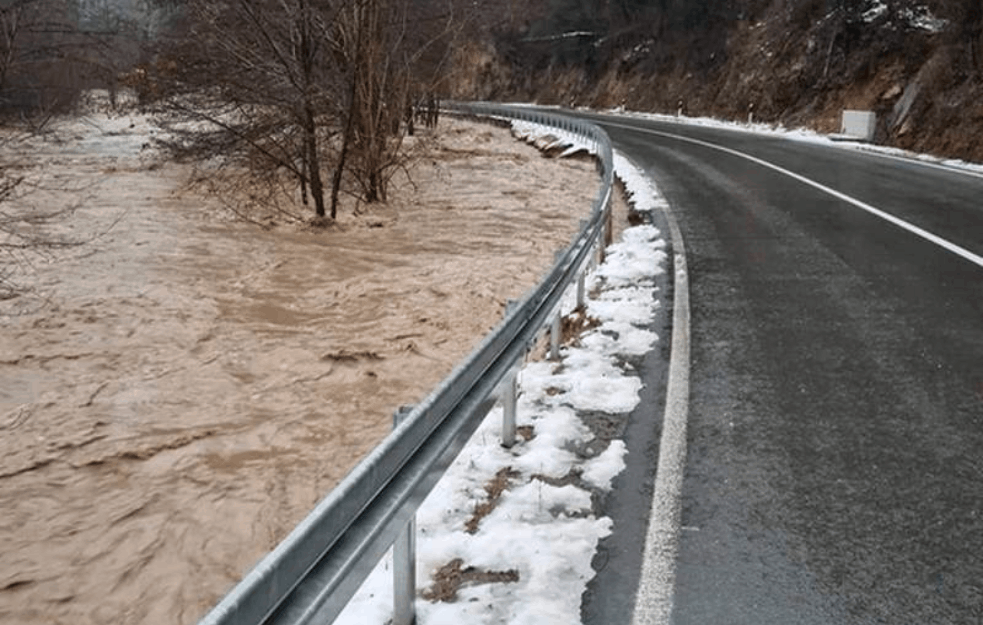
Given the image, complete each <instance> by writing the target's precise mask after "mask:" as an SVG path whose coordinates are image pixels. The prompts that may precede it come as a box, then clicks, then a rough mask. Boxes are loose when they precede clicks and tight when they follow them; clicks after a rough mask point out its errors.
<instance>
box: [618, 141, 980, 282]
mask: <svg viewBox="0 0 983 625" xmlns="http://www.w3.org/2000/svg"><path fill="white" fill-rule="evenodd" d="M612 125H614V126H620V127H622V128H627V129H630V130H637V131H642V132H645V133H648V134H652V135H659V136H663V137H669V138H670V139H678V140H680V141H686V142H688V143H694V144H696V145H702V146H704V147H708V148H712V149H714V150H719V151H721V152H725V153H727V154H731V155H733V156H737V157H740V158H743V159H746V160H749V161H751V162H752V163H757V164H758V165H761V166H762V167H767V168H769V169H772V170H774V171H777V172H779V173H781V174H785V175H786V176H788V177H789V178H793V179H795V180H798V181H799V182H801V183H803V184H806V185H809V186H810V187H813V188H815V189H818V190H820V191H822V192H824V193H827V194H829V195H831V196H833V197H835V198H837V199H839V200H842V201H844V202H846V203H848V204H852V205H853V206H856V207H857V208H860V209H862V210H865V211H867V212H868V213H871V214H872V215H876V216H877V217H880V218H881V219H883V220H885V221H887V222H890V223H892V224H894V225H895V226H898V227H899V228H903V229H905V230H907V231H908V232H911V233H912V234H914V235H917V236H919V237H922V238H923V239H925V240H927V241H930V242H932V243H935V244H936V245H938V246H939V247H941V248H943V249H945V250H948V251H950V252H952V253H953V254H956V255H958V256H961V257H963V258H964V259H966V260H968V261H969V262H971V263H974V264H975V265H977V266H978V267H983V256H980V255H978V254H974V253H973V252H971V251H969V250H967V249H966V248H964V247H961V246H959V245H956V244H955V243H953V242H951V241H947V240H946V239H943V238H942V237H940V236H938V235H936V234H932V233H931V232H929V231H928V230H924V229H922V228H919V227H918V226H916V225H914V224H912V223H909V222H907V221H905V220H903V219H899V218H898V217H895V216H894V215H892V214H890V213H887V212H885V211H883V210H881V209H879V208H876V207H874V206H871V205H870V204H867V203H866V202H862V201H860V200H858V199H856V198H854V197H851V196H849V195H847V194H845V193H841V192H840V191H837V190H836V189H833V188H831V187H827V186H826V185H824V184H821V183H819V182H816V181H815V180H812V179H810V178H806V177H805V176H803V175H801V174H797V173H795V172H793V171H789V170H787V169H785V168H784V167H779V166H778V165H775V164H774V163H770V162H768V161H766V160H763V159H760V158H757V157H755V156H751V155H750V154H745V153H744V152H739V151H737V150H732V149H731V148H725V147H723V146H720V145H716V144H714V143H709V142H707V141H701V140H699V139H691V138H689V137H684V136H682V135H676V134H672V133H670V132H661V131H658V130H650V129H648V128H639V127H637V126H627V125H621V124H612Z"/></svg>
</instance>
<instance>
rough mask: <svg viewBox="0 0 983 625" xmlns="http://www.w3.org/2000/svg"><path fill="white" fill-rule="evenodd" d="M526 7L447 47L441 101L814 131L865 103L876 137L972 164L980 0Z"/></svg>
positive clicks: (653, 0)
mask: <svg viewBox="0 0 983 625" xmlns="http://www.w3.org/2000/svg"><path fill="white" fill-rule="evenodd" d="M502 4H503V5H504V4H506V3H505V2H503V3H502ZM533 6H534V7H535V10H534V12H533V13H532V14H531V15H533V16H534V17H530V18H528V19H526V20H524V21H523V22H521V23H517V22H516V20H515V19H514V18H513V19H512V20H511V21H508V22H504V21H500V22H499V23H498V26H497V28H494V29H489V30H487V31H486V36H484V37H476V38H473V39H470V40H469V43H468V44H467V45H465V46H463V47H461V48H459V50H458V54H457V58H456V59H455V68H456V70H457V77H458V79H457V80H456V81H455V84H456V89H457V92H456V93H455V94H454V95H455V96H457V97H468V98H488V99H517V100H534V101H539V102H543V103H561V104H566V105H584V106H592V107H616V106H624V107H625V108H628V109H632V110H642V111H653V112H664V113H675V112H676V111H677V110H678V109H679V107H680V106H681V107H682V108H683V109H684V110H685V112H686V113H687V114H689V115H715V116H720V117H723V118H728V119H735V120H745V119H747V117H748V114H749V113H750V112H753V114H754V118H755V119H756V120H762V121H768V122H776V123H782V124H785V125H790V126H807V127H812V128H814V129H816V130H819V131H824V132H836V131H837V130H838V129H839V123H840V121H839V120H840V115H841V111H842V110H843V109H847V108H853V109H867V110H873V111H876V112H877V113H878V119H879V125H878V132H877V137H876V141H877V142H879V143H883V144H887V145H896V146H899V147H904V148H908V149H913V150H918V151H924V152H932V153H936V154H939V155H944V156H949V157H958V158H964V159H969V160H977V161H983V141H980V138H981V137H983V37H981V33H983V7H981V3H980V0H934V1H933V0H926V1H925V2H918V1H915V0H758V1H755V0H607V1H606V2H597V3H591V2H585V1H584V0H553V1H552V2H550V3H549V5H548V6H542V4H541V3H533ZM486 8H487V7H486ZM504 14H505V9H502V10H501V11H499V15H504ZM513 15H514V14H513Z"/></svg>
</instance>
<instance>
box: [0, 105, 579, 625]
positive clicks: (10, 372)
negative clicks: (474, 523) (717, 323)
mask: <svg viewBox="0 0 983 625" xmlns="http://www.w3.org/2000/svg"><path fill="white" fill-rule="evenodd" d="M55 131H56V132H55V133H54V134H52V135H49V136H48V137H47V138H44V139H42V138H37V139H35V140H31V141H27V142H22V143H19V144H17V145H18V147H17V149H19V150H21V153H20V154H18V155H14V156H16V157H17V158H16V159H15V160H17V161H19V162H20V163H21V167H22V169H23V171H24V173H25V175H35V174H36V175H38V176H43V177H44V178H45V179H46V181H47V183H46V184H45V185H43V186H44V188H46V189H48V190H47V191H44V193H45V195H43V196H42V195H33V196H31V195H29V196H27V197H26V198H25V199H26V201H28V203H27V204H24V205H22V206H20V207H14V206H9V207H5V208H6V209H7V210H31V205H30V201H41V202H52V203H57V202H71V201H73V200H74V197H72V198H65V197H64V196H63V195H59V194H60V193H61V194H63V193H69V194H71V193H75V196H76V197H78V198H81V200H82V201H80V202H79V207H78V208H77V209H76V210H75V211H74V212H73V213H71V214H70V215H66V216H65V218H64V219H63V220H62V221H60V222H59V223H58V224H56V225H53V226H52V227H53V228H56V229H57V230H59V232H61V233H68V234H71V233H73V232H92V233H96V234H97V236H96V238H95V239H94V240H92V241H91V242H89V243H88V244H86V245H83V246H81V247H78V248H71V249H67V250H62V251H60V252H57V253H52V254H50V255H44V256H39V257H37V258H36V259H35V261H34V262H33V266H32V267H30V271H27V272H24V273H22V274H21V275H20V277H19V279H20V280H21V283H22V284H23V285H25V286H30V287H32V288H33V289H34V290H33V292H30V293H25V294H24V295H23V297H20V298H16V299H13V300H7V301H5V302H0V305H3V306H4V308H3V309H0V510H2V511H3V513H2V514H0V544H2V545H3V548H2V549H0V622H3V623H18V624H20V625H30V624H35V623H36V624H38V625H40V624H45V625H48V624H50V623H72V624H73V625H85V624H93V625H94V624H100V625H101V624H104V623H132V624H137V623H139V624H141V625H171V624H173V625H186V624H187V623H193V622H195V621H196V620H197V619H198V618H199V617H200V616H202V615H203V613H204V612H205V611H206V610H207V609H208V608H210V607H211V606H212V605H213V604H214V603H215V602H216V601H217V600H218V598H219V597H220V596H221V595H222V594H223V593H224V592H226V591H227V590H228V589H229V588H230V587H231V585H232V584H233V583H235V582H236V581H238V579H239V578H240V577H241V576H242V575H243V573H244V572H246V571H247V570H248V569H249V567H250V566H251V565H252V564H254V563H255V562H256V561H257V560H258V559H259V558H260V557H261V556H262V555H263V554H264V553H266V552H267V551H268V550H270V549H271V548H272V547H273V546H274V545H276V543H277V542H278V541H280V540H281V539H282V538H283V537H284V536H285V535H286V533H287V532H288V531H289V530H290V529H291V528H292V527H293V526H294V525H295V524H296V523H297V522H298V521H299V520H300V519H302V518H303V517H304V516H305V515H306V514H307V513H308V511H309V510H310V509H311V508H312V507H313V506H314V505H315V503H316V502H317V501H318V500H320V499H321V498H322V497H323V496H324V495H325V494H326V493H327V492H328V491H329V490H330V489H331V488H332V487H333V486H334V485H335V484H336V483H337V482H338V481H339V479H341V477H342V476H343V475H344V474H345V473H346V472H347V471H348V470H349V469H350V468H351V467H352V466H353V465H354V464H355V463H356V462H357V460H358V459H359V458H360V457H362V456H363V455H364V454H365V453H366V452H367V451H368V450H369V449H371V448H372V447H373V446H374V445H375V444H376V443H378V441H379V440H381V439H382V437H384V436H385V435H386V434H387V432H388V431H389V430H390V428H391V421H392V413H393V411H394V410H395V409H396V408H397V407H398V406H400V405H401V404H410V403H414V402H416V401H419V399H421V398H422V397H423V396H424V395H425V394H426V393H427V392H429V391H430V390H431V389H432V388H433V387H434V386H435V385H436V384H437V382H439V380H441V379H442V378H443V377H444V376H446V375H447V373H449V372H450V370H451V369H452V368H453V366H454V365H455V364H456V363H457V362H458V361H459V360H460V359H461V358H462V357H463V356H464V355H466V354H467V353H468V352H469V351H470V350H471V349H473V347H474V346H475V345H476V344H477V341H478V340H480V338H481V337H482V336H483V335H484V334H485V333H486V332H487V331H488V330H489V329H490V328H491V327H493V326H494V325H495V324H497V323H498V321H499V320H500V319H501V316H502V314H503V311H504V307H505V303H506V301H507V300H509V299H516V298H518V297H520V296H521V295H522V294H523V293H524V292H526V291H527V290H528V289H529V288H530V287H531V286H532V285H533V284H535V283H536V282H537V281H538V280H539V278H540V276H541V274H542V273H543V272H544V271H545V270H546V268H547V267H548V266H549V265H550V263H551V262H552V260H553V256H554V253H555V251H556V250H557V249H559V248H561V247H562V246H564V245H565V244H566V243H568V242H569V241H570V239H571V238H572V236H573V233H574V232H575V231H576V229H577V227H578V223H579V220H580V219H581V218H583V217H585V216H586V214H587V212H588V211H589V208H590V205H591V201H592V199H593V197H594V195H595V193H596V190H597V184H598V178H597V175H596V171H595V168H594V166H593V164H592V163H591V162H589V161H588V160H578V159H564V160H553V159H547V158H544V157H543V156H541V155H540V154H539V153H538V151H537V150H536V149H535V148H533V147H531V146H527V145H524V144H522V143H519V142H517V141H515V140H514V139H513V138H512V137H511V136H510V134H509V132H508V131H507V130H505V129H501V128H493V127H489V126H482V125H474V124H466V123H463V122H454V121H445V122H442V125H441V128H440V132H439V134H438V135H437V136H436V137H433V138H431V139H419V140H420V141H423V140H427V141H430V142H431V144H430V145H429V147H428V148H427V150H426V151H425V152H424V153H425V154H426V156H425V157H424V158H421V159H419V160H417V161H416V163H415V165H414V166H413V167H412V169H410V170H409V172H408V174H409V175H408V177H405V178H402V179H401V180H399V181H397V182H396V187H395V188H394V190H393V193H392V195H393V197H395V198H398V199H396V200H394V201H393V202H392V203H391V204H390V205H389V206H386V207H381V208H372V209H371V210H368V211H365V210H364V209H365V207H364V206H363V207H362V209H363V210H362V212H361V213H360V215H358V216H354V215H352V212H351V210H350V209H349V210H346V211H345V212H344V213H343V214H342V216H341V219H340V223H339V224H338V225H336V226H335V227H332V228H328V229H319V230H309V229H305V228H303V227H300V226H279V227H276V228H273V229H270V230H264V229H261V228H258V227H255V226H252V225H248V224H244V223H242V222H238V221H235V220H232V219H228V218H223V217H222V214H223V213H222V212H221V211H220V210H219V209H217V208H216V206H215V202H214V201H213V200H210V199H208V198H206V197H201V196H199V195H196V194H195V193H192V192H189V191H188V190H186V189H184V188H183V187H182V181H183V180H184V179H185V177H186V175H187V172H186V171H184V170H183V169H181V168H179V167H176V166H170V165H165V166H162V167H161V166H157V165H155V164H152V163H151V162H149V161H147V160H146V159H145V157H144V155H145V150H143V149H142V147H143V144H144V143H145V142H146V140H147V137H146V136H147V134H148V133H149V132H152V128H151V127H149V126H148V125H147V123H146V120H143V119H139V118H134V119H127V118H106V117H102V116H93V117H90V118H87V119H85V120H80V121H76V122H65V123H63V124H61V125H59V126H58V127H57V128H56V129H55ZM11 149H12V148H11ZM68 181H71V183H72V184H71V185H69V184H68ZM71 189H74V190H75V191H71ZM66 190H67V191H66ZM38 193H41V191H40V190H39V191H38ZM31 198H33V200H31ZM55 234H57V233H55Z"/></svg>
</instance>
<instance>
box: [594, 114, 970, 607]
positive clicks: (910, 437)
mask: <svg viewBox="0 0 983 625" xmlns="http://www.w3.org/2000/svg"><path fill="white" fill-rule="evenodd" d="M602 125H604V126H605V127H606V129H607V131H608V133H609V134H610V136H611V138H612V140H613V142H614V144H615V147H616V149H618V150H620V151H621V152H623V153H624V154H626V155H627V156H629V157H630V158H631V159H632V160H633V161H634V162H635V163H636V164H637V165H639V166H640V167H642V168H644V169H645V170H646V171H648V172H649V173H650V174H651V175H652V177H653V178H654V179H655V180H656V181H657V183H658V184H659V186H660V188H661V190H662V192H663V194H664V195H665V196H666V198H667V199H668V200H669V202H670V204H671V205H672V208H673V211H674V214H675V217H676V219H677V220H678V222H679V225H680V228H681V230H682V234H683V238H684V240H685V243H686V248H687V250H686V251H687V262H688V264H689V280H690V300H691V307H692V317H691V342H692V343H691V344H692V347H691V349H692V360H691V363H690V365H691V378H690V384H691V387H690V388H691V395H690V404H689V422H688V447H687V461H686V467H685V473H684V479H683V489H682V504H683V507H682V518H681V522H682V528H681V531H680V533H679V543H678V545H679V546H678V556H677V563H676V583H675V589H674V609H673V619H672V620H673V622H674V623H675V624H676V625H689V624H700V625H710V624H715V623H720V624H728V625H736V624H743V623H748V624H752V623H753V624H756V625H760V624H763V623H764V624H767V623H782V624H793V623H808V624H813V623H824V624H825V623H836V624H867V623H892V624H893V623H899V624H901V623H919V624H922V623H933V624H934V623H940V624H941V623H960V624H962V623H983V268H981V267H980V266H979V265H977V264H976V263H974V262H973V261H971V260H967V259H966V258H964V257H963V256H960V255H958V254H957V253H955V252H953V251H952V250H950V249H946V248H944V247H942V246H941V245H940V244H939V243H938V242H932V241H928V240H926V239H925V238H923V237H922V236H919V235H917V234H914V233H912V232H911V231H910V230H906V229H904V228H902V227H899V226H898V225H896V224H893V223H889V222H888V221H885V220H884V219H883V218H882V217H880V216H877V215H874V214H871V213H870V212H867V211H865V210H863V209H861V208H858V206H857V205H856V204H857V203H858V202H859V203H862V204H865V205H869V206H871V207H874V208H876V209H879V210H882V211H885V212H886V213H888V214H891V215H894V216H896V217H898V218H900V219H902V220H905V222H907V223H910V224H912V225H913V226H914V227H917V228H920V229H923V230H924V231H926V232H929V233H932V234H934V235H936V236H938V237H940V238H942V239H944V240H946V241H949V242H951V243H952V244H955V245H956V246H959V247H960V248H962V249H964V250H966V251H967V252H968V253H970V254H976V255H980V256H983V177H978V176H977V177H974V176H968V175H965V174H962V173H958V172H953V171H947V170H944V169H941V168H936V167H928V166H925V165H923V164H919V163H915V162H906V161H902V160H897V159H888V158H884V157H880V156H875V155H870V154H865V153H860V152H856V151H851V150H845V149H841V148H838V147H830V146H824V145H816V144H811V143H803V142H795V141H789V140H786V139H780V138H773V137H763V136H759V135H752V134H749V133H739V132H732V131H726V130H719V129H709V128H699V127H691V126H685V125H680V124H674V123H666V122H662V123H656V122H648V121H646V122H642V121H637V120H624V119H621V120H617V122H616V123H604V124H602ZM680 137H687V138H690V139H697V140H699V141H702V142H706V143H710V144H714V145H717V146H723V147H726V148H728V149H730V150H736V151H738V152H741V153H742V154H747V155H750V156H752V157H755V158H757V159H762V160H763V161H767V162H768V163H771V164H773V165H776V166H779V167H781V168H784V169H785V170H788V172H791V173H794V174H797V175H800V176H804V177H806V178H808V179H809V180H811V181H814V182H815V183H818V184H819V185H823V186H824V187H826V188H828V189H830V190H834V191H836V192H839V193H841V194H844V195H843V196H840V197H837V196H834V195H832V194H831V193H830V192H828V191H826V190H822V189H820V188H817V187H816V186H815V185H810V184H807V183H806V182H805V181H803V180H801V179H796V178H794V177H791V176H790V175H789V174H788V173H784V172H780V171H776V170H775V169H773V168H770V167H767V166H765V165H763V164H762V163H760V162H755V161H752V160H748V159H747V158H744V157H742V156H740V155H738V154H735V153H733V152H727V151H721V150H719V149H715V148H713V147H710V146H708V145H705V144H703V143H695V142H692V141H687V140H685V139H682V138H680ZM845 198H852V200H854V201H853V202H851V201H848V199H845ZM656 369H658V370H659V371H662V368H659V367H656ZM661 384H663V382H662V380H657V381H655V382H654V385H655V386H659V385H661ZM653 401H655V400H653ZM652 408H653V406H652V405H651V404H649V405H648V406H647V409H646V410H644V411H643V413H644V414H642V413H640V415H639V419H649V420H651V419H653V418H654V417H653V414H652V413H653V412H657V411H655V410H653V409H652ZM658 415H659V417H661V412H659V413H658ZM653 428H655V429H656V430H657V429H658V425H657V424H653ZM649 455H650V456H651V454H649ZM639 471H640V472H639V473H637V474H636V478H635V479H639V480H643V479H645V476H646V473H645V471H644V470H643V469H640V470H639ZM638 488H641V489H643V488H644V486H638ZM632 496H633V497H634V499H635V500H636V501H637V499H638V497H637V496H634V495H632ZM627 499H631V496H630V497H627ZM627 499H626V500H627ZM618 505H620V506H622V508H626V509H630V508H631V505H630V504H625V503H624V501H622V503H620V504H618ZM635 508H636V510H635V512H634V513H631V514H629V516H632V515H633V516H635V517H637V513H638V510H640V509H641V508H640V507H639V506H638V505H637V504H636V505H635ZM619 514H623V513H619ZM615 520H616V523H617V522H618V519H617V518H616V519H615ZM636 525H637V523H636ZM617 527H618V526H617V525H616V529H615V531H616V532H618V529H617ZM622 540H623V542H624V544H623V545H622V546H621V547H620V548H614V547H611V546H610V545H609V546H608V553H606V554H605V555H604V559H605V566H604V567H603V570H602V571H601V573H600V574H599V576H598V580H597V582H595V583H594V584H592V587H593V588H594V592H593V593H589V596H588V600H587V601H586V602H585V605H584V618H585V623H588V624H593V623H606V624H614V623H621V622H627V619H628V618H629V615H630V608H629V607H628V606H627V604H629V603H630V602H628V601H627V600H626V599H627V598H628V597H630V596H631V595H632V593H633V584H634V583H635V582H634V581H632V580H631V575H630V574H626V571H627V570H633V569H632V567H635V566H637V560H638V559H639V558H638V550H639V549H638V543H637V541H638V537H637V536H633V537H630V538H627V539H622ZM631 545H634V548H632V547H631ZM604 589H607V590H606V591H605V590H604ZM611 589H618V591H617V595H618V596H617V597H616V599H615V600H613V601H612V600H608V601H604V600H602V599H600V598H599V597H601V596H604V595H607V596H610V595H611V592H612V591H611Z"/></svg>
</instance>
